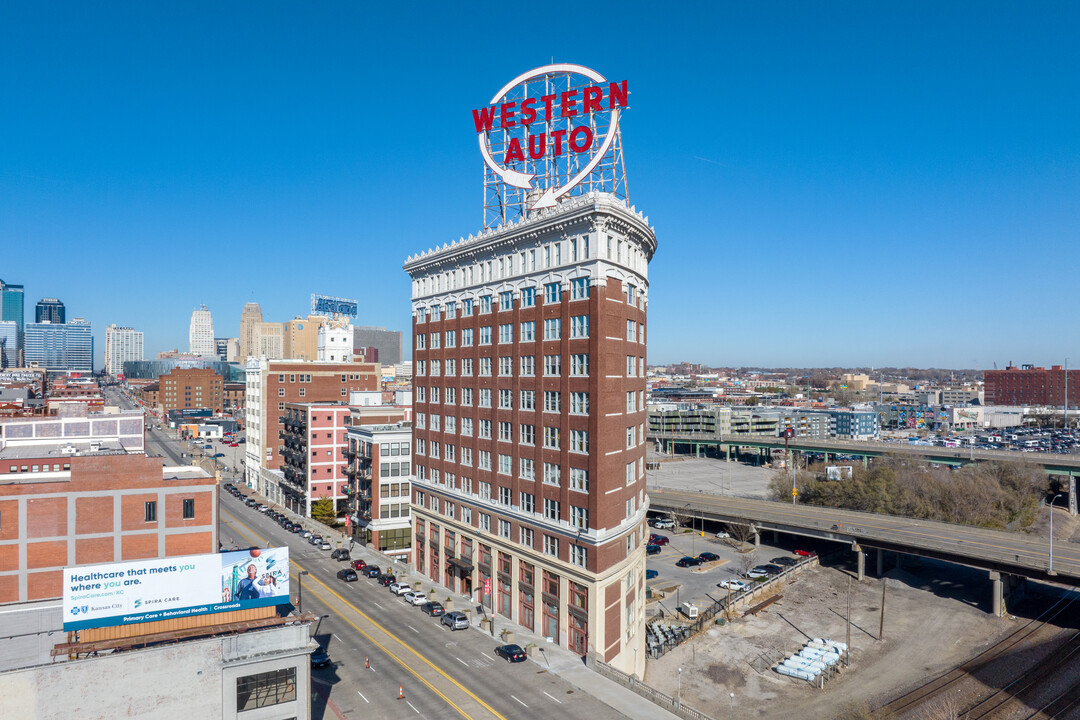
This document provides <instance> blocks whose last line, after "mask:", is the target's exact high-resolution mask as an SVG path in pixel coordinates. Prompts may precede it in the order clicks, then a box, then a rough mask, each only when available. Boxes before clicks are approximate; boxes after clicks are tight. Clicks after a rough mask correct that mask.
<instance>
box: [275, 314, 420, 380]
mask: <svg viewBox="0 0 1080 720" xmlns="http://www.w3.org/2000/svg"><path fill="white" fill-rule="evenodd" d="M426 320H427V310H426V309H425V308H418V309H417V310H416V322H418V323H422V322H425V321H426ZM281 377H284V376H281ZM281 382H285V381H284V380H282V381H281Z"/></svg>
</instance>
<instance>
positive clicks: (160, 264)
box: [0, 1, 1080, 368]
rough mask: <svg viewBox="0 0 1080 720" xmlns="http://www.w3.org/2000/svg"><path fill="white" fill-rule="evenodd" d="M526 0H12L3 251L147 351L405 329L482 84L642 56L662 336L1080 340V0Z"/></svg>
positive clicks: (662, 342)
mask: <svg viewBox="0 0 1080 720" xmlns="http://www.w3.org/2000/svg"><path fill="white" fill-rule="evenodd" d="M520 8H521V10H520V12H517V11H515V10H514V9H513V7H512V6H510V5H506V4H505V3H504V4H502V5H498V6H496V5H493V4H490V3H487V4H465V3H462V4H458V3H439V4H427V3H413V4H407V5H401V4H395V3H360V2H352V1H349V2H318V3H283V2H226V3H222V2H213V3H198V2H173V3H159V2H131V3H119V2H116V3H112V2H110V3H85V2H84V3H76V2H72V3H68V4H53V3H48V2H31V3H18V2H7V3H3V4H2V5H0V278H3V279H4V280H5V281H7V282H10V283H22V284H24V285H25V286H26V292H27V308H28V315H31V316H30V317H29V319H30V320H32V319H33V318H32V308H33V304H34V303H35V302H36V301H37V300H38V299H39V298H41V297H43V296H57V297H59V298H60V299H62V300H63V301H64V302H65V303H66V304H67V307H68V316H69V317H71V316H75V315H82V316H86V317H88V318H89V319H90V320H92V321H93V322H94V324H95V326H96V332H95V335H96V336H97V338H98V343H99V348H100V347H101V346H103V345H104V341H103V337H104V327H105V325H107V324H108V323H117V324H121V325H131V326H134V327H136V328H139V329H142V330H144V331H145V332H146V350H147V355H148V356H149V357H152V356H153V354H154V353H156V352H158V351H159V350H163V349H168V348H172V347H180V348H186V345H187V328H188V320H189V318H190V314H191V310H192V309H193V308H194V307H195V306H197V305H198V304H200V303H205V304H207V305H209V306H210V309H211V310H212V311H213V314H214V320H215V329H216V333H217V335H219V336H235V335H236V334H237V333H238V331H239V322H240V310H241V307H242V306H243V304H244V303H245V302H247V301H249V300H255V301H258V302H259V303H261V304H262V307H263V311H264V316H265V317H266V318H267V319H272V320H281V321H284V320H287V319H289V318H291V317H293V316H294V315H297V314H302V313H304V312H305V311H306V309H307V306H308V303H309V294H310V293H311V292H321V293H326V294H331V295H342V296H345V297H354V298H358V299H359V300H360V303H361V317H360V318H359V323H361V324H370V325H385V326H389V327H391V328H393V329H401V330H404V331H406V332H408V330H409V323H410V319H409V292H410V289H409V283H408V278H407V276H406V275H405V273H404V272H403V271H402V270H401V264H402V262H403V261H404V259H405V257H406V256H407V255H408V254H409V253H412V252H415V251H418V250H422V249H426V248H428V247H431V246H434V245H436V244H442V243H443V242H447V241H450V240H452V239H455V238H457V237H459V236H461V235H468V234H469V233H470V232H476V231H477V230H479V229H480V225H481V222H482V208H481V177H482V162H481V159H480V157H479V153H478V152H477V150H476V140H475V132H474V131H473V129H472V118H471V110H472V109H473V108H474V107H479V106H480V105H482V104H483V103H485V102H486V101H487V100H488V99H489V98H490V97H491V95H492V94H493V93H494V92H495V91H496V90H497V89H498V88H499V87H501V86H502V85H503V84H504V83H505V82H507V81H508V80H510V79H511V78H513V77H514V76H516V75H517V74H519V73H521V72H523V71H525V70H528V69H531V68H534V67H537V66H540V65H544V64H547V63H548V62H550V61H551V60H552V59H554V60H555V61H560V62H575V63H580V64H583V65H586V66H589V67H593V68H595V69H596V70H598V71H599V72H601V73H603V74H605V75H607V76H609V77H613V78H619V79H622V78H625V79H628V80H629V81H630V88H631V92H632V101H631V108H630V109H629V110H628V111H627V112H626V113H625V114H624V118H623V124H622V130H623V142H624V145H625V156H626V162H627V168H628V176H629V188H630V199H631V202H633V203H634V204H636V205H637V207H638V208H639V209H642V210H643V211H644V212H645V213H646V214H647V215H648V216H649V218H650V221H651V223H652V224H653V225H654V226H655V228H656V233H657V237H658V240H659V251H658V253H657V255H656V257H655V258H654V260H653V262H652V265H651V267H650V281H651V290H650V293H651V297H650V300H651V302H650V307H649V310H650V317H649V321H650V326H651V333H650V338H649V340H650V342H649V346H650V348H649V350H650V352H649V355H650V358H649V359H650V361H651V362H661V363H662V362H673V361H679V360H692V361H698V362H703V363H706V364H710V365H761V366H832V365H843V366H857V365H878V366H882V365H897V366H903V365H915V366H942V367H978V368H990V367H993V365H992V363H993V362H995V361H996V362H997V363H998V364H999V365H1001V364H1003V363H1004V362H1006V361H1009V360H1012V361H1015V362H1017V363H1020V362H1034V363H1037V364H1050V363H1057V362H1061V361H1063V360H1064V358H1065V357H1071V358H1073V359H1074V360H1073V362H1075V363H1076V365H1077V366H1080V338H1078V334H1077V332H1076V330H1077V320H1076V309H1077V302H1076V292H1077V291H1076V270H1077V268H1078V267H1080V247H1078V246H1080V243H1078V241H1080V92H1078V90H1080V42H1078V41H1077V38H1080V4H1078V3H1075V2H1039V3H1022V2H1011V3H994V2H971V3H940V2H894V3H891V4H886V3H867V2H850V3H838V2H837V3H829V2H823V3H809V2H791V3H747V2H740V3H733V2H721V3H701V4H699V5H696V6H695V5H694V4H680V3H676V4H669V5H666V6H663V5H657V4H656V3H632V2H619V3H610V4H606V3H582V4H574V5H570V6H567V5H565V4H563V5H557V4H548V5H543V4H540V5H538V4H536V3H526V4H523V5H521V6H520ZM661 8H663V9H662V11H660V9H661ZM99 355H100V353H99Z"/></svg>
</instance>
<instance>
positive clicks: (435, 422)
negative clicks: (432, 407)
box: [430, 414, 442, 432]
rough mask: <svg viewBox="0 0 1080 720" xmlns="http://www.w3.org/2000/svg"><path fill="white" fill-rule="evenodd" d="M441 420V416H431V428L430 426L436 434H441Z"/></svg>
mask: <svg viewBox="0 0 1080 720" xmlns="http://www.w3.org/2000/svg"><path fill="white" fill-rule="evenodd" d="M441 418H442V416H441V415H434V414H433V415H432V416H431V426H430V427H431V429H432V430H434V431H435V432H439V429H440V427H441V423H440V420H441Z"/></svg>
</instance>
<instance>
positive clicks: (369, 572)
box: [361, 565, 382, 578]
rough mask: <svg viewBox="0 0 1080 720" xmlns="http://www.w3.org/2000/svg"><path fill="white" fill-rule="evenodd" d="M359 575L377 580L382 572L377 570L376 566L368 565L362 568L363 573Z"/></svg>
mask: <svg viewBox="0 0 1080 720" xmlns="http://www.w3.org/2000/svg"><path fill="white" fill-rule="evenodd" d="M361 574H362V575H364V576H365V577H369V578H377V577H379V576H380V575H382V570H380V569H379V566H378V565H368V566H367V567H365V568H364V570H363V572H362V573H361Z"/></svg>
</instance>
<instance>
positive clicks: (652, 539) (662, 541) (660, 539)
mask: <svg viewBox="0 0 1080 720" xmlns="http://www.w3.org/2000/svg"><path fill="white" fill-rule="evenodd" d="M648 544H649V545H667V544H668V539H667V536H666V535H650V536H649V543H648Z"/></svg>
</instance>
